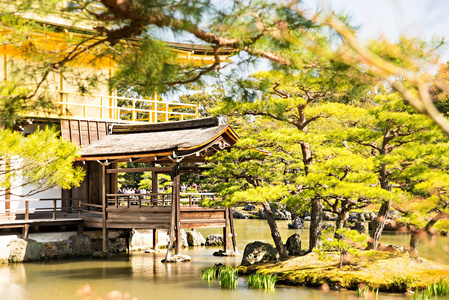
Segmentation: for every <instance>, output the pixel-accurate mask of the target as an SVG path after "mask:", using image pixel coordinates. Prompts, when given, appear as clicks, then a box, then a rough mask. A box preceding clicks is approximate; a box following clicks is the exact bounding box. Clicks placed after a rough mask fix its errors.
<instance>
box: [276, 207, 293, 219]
mask: <svg viewBox="0 0 449 300" xmlns="http://www.w3.org/2000/svg"><path fill="white" fill-rule="evenodd" d="M274 219H275V220H291V219H292V214H291V212H289V211H287V210H285V209H278V210H277V211H276V212H275V213H274Z"/></svg>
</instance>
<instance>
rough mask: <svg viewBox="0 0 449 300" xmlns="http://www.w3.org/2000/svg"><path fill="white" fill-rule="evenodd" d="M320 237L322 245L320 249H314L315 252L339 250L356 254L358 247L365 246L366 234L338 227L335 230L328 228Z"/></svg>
mask: <svg viewBox="0 0 449 300" xmlns="http://www.w3.org/2000/svg"><path fill="white" fill-rule="evenodd" d="M320 239H321V241H322V245H323V246H322V249H321V250H316V251H317V252H321V251H339V252H349V253H352V254H355V255H357V254H358V253H359V252H360V249H364V248H365V247H366V241H367V236H366V235H365V234H363V233H359V232H358V231H357V230H352V229H349V228H340V229H337V230H335V231H334V229H332V228H329V229H327V230H326V231H324V232H323V234H322V235H321V237H320Z"/></svg>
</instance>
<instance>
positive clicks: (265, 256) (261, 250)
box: [241, 241, 279, 266]
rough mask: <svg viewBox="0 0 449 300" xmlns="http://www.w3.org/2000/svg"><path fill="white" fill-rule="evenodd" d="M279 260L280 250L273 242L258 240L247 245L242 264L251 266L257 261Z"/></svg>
mask: <svg viewBox="0 0 449 300" xmlns="http://www.w3.org/2000/svg"><path fill="white" fill-rule="evenodd" d="M277 260H279V252H278V251H277V250H276V248H274V247H273V246H272V245H271V244H268V243H263V242H260V241H256V242H252V243H249V244H247V245H246V247H245V251H244V252H243V258H242V262H241V265H242V266H249V265H253V264H256V263H262V262H269V261H277Z"/></svg>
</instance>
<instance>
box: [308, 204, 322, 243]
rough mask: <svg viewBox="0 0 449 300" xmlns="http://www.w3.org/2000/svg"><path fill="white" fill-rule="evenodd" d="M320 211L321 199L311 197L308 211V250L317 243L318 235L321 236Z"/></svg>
mask: <svg viewBox="0 0 449 300" xmlns="http://www.w3.org/2000/svg"><path fill="white" fill-rule="evenodd" d="M322 212H323V204H322V203H321V199H313V200H312V209H311V212H310V238H309V251H312V250H313V249H315V248H317V247H318V245H319V237H320V236H321V220H322Z"/></svg>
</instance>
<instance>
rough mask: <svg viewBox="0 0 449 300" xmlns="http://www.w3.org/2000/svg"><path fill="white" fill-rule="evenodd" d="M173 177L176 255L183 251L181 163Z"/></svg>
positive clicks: (176, 167) (177, 165) (177, 164)
mask: <svg viewBox="0 0 449 300" xmlns="http://www.w3.org/2000/svg"><path fill="white" fill-rule="evenodd" d="M174 175H175V176H174V178H173V190H174V193H173V198H174V199H173V204H174V205H175V220H176V226H175V238H176V248H175V255H179V254H180V253H181V197H180V194H179V192H180V181H181V180H180V179H181V178H180V173H179V163H176V165H175V172H174Z"/></svg>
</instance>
